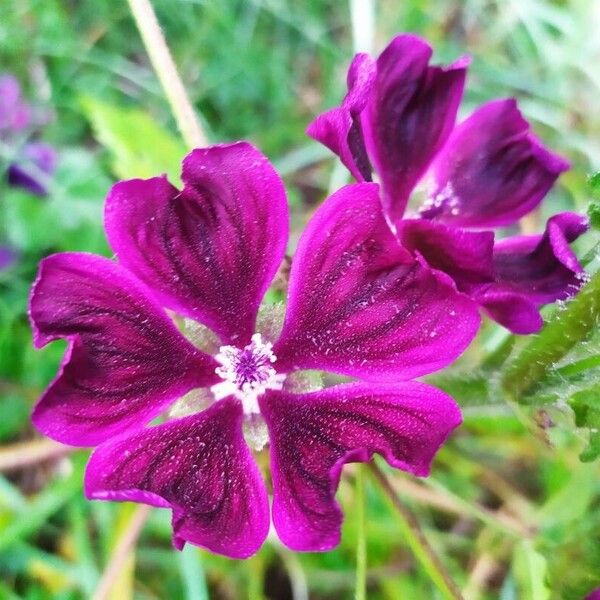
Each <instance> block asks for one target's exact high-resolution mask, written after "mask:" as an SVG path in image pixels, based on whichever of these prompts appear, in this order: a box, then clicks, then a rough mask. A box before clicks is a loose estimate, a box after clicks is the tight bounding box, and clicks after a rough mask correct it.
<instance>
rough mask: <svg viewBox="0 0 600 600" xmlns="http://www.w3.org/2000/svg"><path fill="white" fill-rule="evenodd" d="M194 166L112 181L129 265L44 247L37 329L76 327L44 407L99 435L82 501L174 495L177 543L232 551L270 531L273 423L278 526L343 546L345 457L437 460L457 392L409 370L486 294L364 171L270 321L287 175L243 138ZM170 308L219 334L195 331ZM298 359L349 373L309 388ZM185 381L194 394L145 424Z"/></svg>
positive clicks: (111, 207) (52, 421)
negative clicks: (429, 258)
mask: <svg viewBox="0 0 600 600" xmlns="http://www.w3.org/2000/svg"><path fill="white" fill-rule="evenodd" d="M182 181H183V184H184V185H183V190H181V191H180V190H178V189H177V188H175V187H173V186H172V185H171V184H170V183H169V182H168V181H167V179H166V177H164V176H163V177H155V178H153V179H147V180H142V179H134V180H131V181H123V182H120V183H117V184H116V185H115V186H114V187H113V188H112V190H111V192H110V194H109V196H108V198H107V201H106V207H105V226H106V232H107V237H108V240H109V242H110V245H111V246H112V249H113V250H114V252H115V254H116V256H117V259H118V261H117V262H115V261H113V260H109V259H107V258H103V257H100V256H94V255H91V254H83V253H63V254H56V255H53V256H50V257H48V258H46V259H44V260H43V261H42V263H41V266H40V271H39V275H38V278H37V280H36V282H35V284H34V287H33V290H32V294H31V303H30V316H31V322H32V327H33V330H34V342H35V345H36V346H37V347H41V346H43V345H45V344H46V343H48V342H49V341H51V340H54V339H56V338H65V339H66V340H68V342H69V344H68V349H67V351H66V353H65V356H64V359H63V362H62V365H61V367H60V370H59V373H58V375H57V377H56V379H55V380H54V381H53V382H52V383H51V384H50V386H49V387H48V389H47V390H46V392H45V393H44V394H43V396H42V397H41V399H40V400H39V402H38V404H37V405H36V406H35V409H34V412H33V421H34V423H35V425H36V426H37V427H38V428H39V429H40V430H41V431H42V432H44V433H45V434H47V435H48V436H50V437H52V438H54V439H56V440H59V441H61V442H64V443H67V444H72V445H76V446H95V445H98V448H97V449H96V450H95V452H94V453H93V455H92V457H91V459H90V462H89V464H88V467H87V470H86V475H85V493H86V495H87V496H88V497H89V498H93V499H101V500H131V501H135V502H142V503H146V504H150V505H153V506H158V507H169V508H171V509H172V511H173V530H174V544H175V546H176V547H177V548H182V547H183V545H184V543H185V542H191V543H193V544H197V545H200V546H204V547H206V548H208V549H210V550H211V551H213V552H218V553H222V554H225V555H228V556H231V557H247V556H250V555H251V554H253V553H254V552H256V550H257V549H258V548H259V547H260V546H261V544H262V543H263V541H264V539H265V537H266V536H267V532H268V530H269V526H270V514H269V504H268V492H267V487H266V485H265V483H264V482H263V480H262V478H261V474H260V472H259V469H258V467H257V465H256V463H255V462H254V459H253V456H252V453H251V450H250V448H249V446H248V445H247V443H246V442H245V437H244V432H246V438H247V439H248V440H249V442H250V443H251V444H252V446H254V449H255V450H258V449H260V447H261V446H262V445H263V444H264V442H265V440H264V439H263V440H260V439H259V438H260V436H259V435H254V434H253V432H254V433H256V431H258V430H260V428H261V427H264V428H265V430H266V431H267V432H268V443H269V453H270V465H271V471H270V472H271V480H272V497H273V501H272V520H273V523H274V527H275V529H276V531H277V533H278V535H279V537H280V539H281V540H282V541H283V543H284V544H286V545H287V546H289V547H290V548H293V549H296V550H327V549H329V548H332V547H334V546H335V545H336V544H337V543H338V541H339V536H340V524H341V521H342V514H341V511H340V508H339V506H338V505H337V503H336V502H335V491H336V489H337V486H338V482H339V478H340V474H341V470H342V466H343V465H344V464H345V463H347V462H357V461H358V462H360V461H368V460H369V459H370V458H371V456H372V455H373V453H375V452H377V453H380V454H382V455H383V456H384V458H385V459H386V460H387V461H388V462H389V463H390V464H391V465H392V466H394V467H397V468H400V469H404V470H406V471H408V472H411V473H414V474H415V475H427V474H428V472H429V468H430V463H431V460H432V458H433V456H434V454H435V453H436V451H437V449H438V448H439V446H440V445H441V444H442V443H443V442H444V440H445V439H446V438H447V436H448V435H449V434H450V432H451V431H452V430H453V429H454V428H455V427H456V426H457V425H458V424H459V423H460V421H461V416H460V411H459V409H458V407H457V405H456V404H455V402H454V401H453V400H452V399H451V398H450V397H449V396H448V395H447V394H445V393H444V392H441V391H440V390H437V389H435V388H433V387H431V386H429V385H427V384H424V383H420V382H414V381H409V380H410V379H412V378H414V377H417V376H420V375H424V374H426V373H430V372H431V371H434V370H436V369H439V368H441V367H444V366H445V365H447V364H448V363H450V362H451V361H452V360H453V359H455V358H456V357H457V356H458V355H459V354H460V353H461V352H462V351H463V350H464V349H465V347H466V346H467V345H468V344H469V342H470V341H471V339H472V338H473V336H474V335H475V333H476V331H477V328H478V325H479V315H478V310H477V307H476V305H475V304H474V303H473V302H472V301H471V300H470V299H469V298H468V297H466V296H465V295H463V294H461V293H458V292H457V291H456V289H455V286H454V285H453V284H452V282H451V280H450V279H449V277H448V276H447V275H445V274H443V273H439V272H434V271H432V270H431V269H429V268H427V267H425V266H423V265H421V264H420V263H419V262H418V261H415V260H414V258H413V257H412V256H411V254H410V253H409V252H407V251H406V250H405V249H403V248H402V247H401V246H400V245H399V244H398V243H397V240H396V239H395V238H394V237H393V235H392V234H391V232H390V230H389V228H388V226H387V224H386V222H385V218H384V215H383V213H382V211H381V209H380V204H379V191H378V186H377V185H376V184H373V183H357V184H354V185H349V186H346V187H344V188H342V189H340V190H339V191H338V192H337V193H335V194H333V195H332V196H331V197H330V198H329V199H327V200H326V201H325V203H324V204H323V205H322V206H321V207H320V208H319V209H318V210H317V211H316V213H315V215H314V216H313V218H312V219H311V221H310V223H309V224H308V226H307V227H306V229H305V231H304V233H303V234H302V236H301V239H300V241H299V244H298V248H297V251H296V253H295V256H294V259H293V264H292V268H291V273H290V279H289V292H288V299H287V308H286V313H285V318H284V320H283V324H282V326H281V328H280V331H278V332H277V331H274V330H273V328H272V327H262V328H261V326H260V323H259V322H258V321H257V314H258V313H259V305H260V304H261V300H262V298H263V296H264V294H265V291H266V290H267V288H268V287H269V285H270V283H271V281H272V279H273V277H274V275H275V274H276V271H277V270H278V267H279V265H280V263H281V262H282V259H283V257H284V253H285V249H286V245H287V241H288V208H287V202H286V197H285V191H284V187H283V184H282V182H281V180H280V178H279V176H278V175H277V174H276V172H275V171H274V169H273V168H272V167H271V165H270V164H269V162H268V161H267V159H266V158H265V157H264V156H263V155H262V154H260V152H258V151H257V150H256V149H255V148H253V147H252V146H251V145H249V144H247V143H243V142H240V143H235V144H231V145H221V146H213V147H210V148H207V149H198V150H194V151H193V152H192V153H191V154H189V155H188V156H187V157H186V159H185V160H184V163H183V172H182ZM165 309H168V310H169V311H170V312H169V313H167V312H166V311H165ZM170 314H177V315H180V316H181V317H183V318H185V320H186V323H190V322H191V323H194V322H198V323H200V324H201V325H198V327H200V329H199V330H194V329H193V328H192V330H191V331H200V332H207V331H208V329H207V328H210V329H211V330H212V332H214V337H213V338H210V336H208V335H206V336H204V338H203V335H204V334H202V335H200V336H199V337H197V340H198V339H201V338H203V339H204V342H203V343H201V344H200V345H201V346H202V347H199V346H198V345H195V344H193V343H192V342H191V341H190V340H189V339H187V338H186V337H184V335H183V334H182V333H181V331H180V328H178V326H177V325H176V323H175V322H174V321H172V320H171V319H170V318H169V316H168V315H170ZM259 321H260V319H259ZM257 323H258V324H257ZM203 328H204V329H203ZM211 339H212V341H210V340H211ZM303 370H323V371H330V372H332V373H337V374H340V375H343V376H347V377H349V378H352V381H351V382H348V383H342V384H339V385H334V386H332V387H327V388H324V389H315V387H312V388H309V387H308V386H307V385H306V384H303V383H302V377H301V376H300V375H299V373H300V372H302V371H303ZM190 394H191V396H190ZM194 394H196V395H194ZM184 396H185V398H187V399H188V400H189V399H190V397H191V398H192V400H191V401H187V400H185V399H184V401H183V403H184V405H185V407H186V408H185V410H184V411H182V410H179V409H178V410H175V411H172V412H171V413H170V415H169V417H168V419H170V420H167V421H166V422H161V423H160V424H155V425H153V426H152V427H149V428H144V426H145V425H146V424H148V423H149V422H150V421H152V420H154V419H156V418H157V417H159V416H161V415H163V417H164V416H165V415H166V414H167V413H166V410H167V408H168V407H169V406H171V405H173V403H175V402H176V401H177V400H178V399H180V398H182V397H184ZM186 402H187V404H186ZM179 404H180V403H179V402H178V403H176V404H175V405H174V406H175V407H178V406H179ZM174 416H176V417H178V418H173V417H174Z"/></svg>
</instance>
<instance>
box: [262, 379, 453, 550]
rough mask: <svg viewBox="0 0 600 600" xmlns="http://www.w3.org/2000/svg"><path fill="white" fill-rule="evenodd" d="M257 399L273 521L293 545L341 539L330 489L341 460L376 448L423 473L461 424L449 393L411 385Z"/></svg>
mask: <svg viewBox="0 0 600 600" xmlns="http://www.w3.org/2000/svg"><path fill="white" fill-rule="evenodd" d="M260 402H261V411H262V413H263V415H264V417H265V420H266V422H267V425H268V428H269V437H270V440H271V446H270V453H271V473H272V476H273V523H274V525H275V528H276V530H277V533H278V534H279V537H280V538H281V540H282V542H283V543H284V544H286V545H287V546H289V547H290V548H292V549H294V550H309V551H310V550H312V551H315V550H329V549H330V548H333V547H334V546H336V545H337V544H338V542H339V539H340V525H341V522H342V513H341V510H340V508H339V506H338V504H337V503H336V502H335V492H336V490H337V487H338V483H339V479H340V474H341V470H342V467H343V465H344V464H345V463H348V462H365V461H368V460H370V458H371V457H372V455H373V453H375V452H377V453H380V454H382V455H383V456H384V458H385V459H386V460H387V461H388V463H390V465H392V466H394V467H397V468H400V469H403V470H405V471H409V472H410V473H414V474H415V475H423V476H424V475H428V474H429V468H430V464H431V461H432V460H433V457H434V455H435V453H436V452H437V450H438V448H439V447H440V446H441V445H442V444H443V443H444V441H445V440H446V438H447V437H448V435H449V434H450V433H451V432H452V430H453V429H454V428H455V427H457V426H458V425H459V424H460V422H461V415H460V410H459V408H458V406H457V405H456V403H455V402H454V401H453V400H452V398H450V397H449V396H448V395H447V394H445V393H444V392H441V391H440V390H438V389H436V388H433V387H431V386H429V385H426V384H423V383H416V382H409V383H402V384H397V385H382V384H362V383H359V384H347V385H339V386H334V387H331V388H327V389H324V390H320V391H318V392H313V393H311V394H300V395H296V394H290V393H287V392H269V393H267V394H266V395H265V396H264V397H263V398H262V399H261V401H260Z"/></svg>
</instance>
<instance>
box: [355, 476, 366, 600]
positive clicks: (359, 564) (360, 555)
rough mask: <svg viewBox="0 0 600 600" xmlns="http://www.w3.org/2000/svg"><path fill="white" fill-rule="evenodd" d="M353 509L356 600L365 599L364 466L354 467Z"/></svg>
mask: <svg viewBox="0 0 600 600" xmlns="http://www.w3.org/2000/svg"><path fill="white" fill-rule="evenodd" d="M355 486H356V493H355V499H354V503H355V509H354V510H355V511H356V521H357V529H358V533H357V540H356V588H355V589H356V591H355V595H354V597H355V598H356V600H367V520H366V515H365V512H366V511H365V475H364V466H363V465H358V468H357V469H356V482H355Z"/></svg>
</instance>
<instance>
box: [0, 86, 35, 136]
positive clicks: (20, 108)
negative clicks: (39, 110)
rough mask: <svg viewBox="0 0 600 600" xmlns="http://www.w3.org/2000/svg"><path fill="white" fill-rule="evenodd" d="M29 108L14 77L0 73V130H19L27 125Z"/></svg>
mask: <svg viewBox="0 0 600 600" xmlns="http://www.w3.org/2000/svg"><path fill="white" fill-rule="evenodd" d="M30 122H31V108H30V106H29V104H27V103H26V102H24V101H23V98H22V96H21V85H20V84H19V82H18V80H17V79H16V77H13V76H12V75H8V74H4V75H0V131H3V130H6V131H11V132H12V131H19V130H21V129H25V128H26V127H28V126H29V124H30Z"/></svg>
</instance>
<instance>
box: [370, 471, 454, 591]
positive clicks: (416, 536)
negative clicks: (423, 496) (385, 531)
mask: <svg viewBox="0 0 600 600" xmlns="http://www.w3.org/2000/svg"><path fill="white" fill-rule="evenodd" d="M369 468H370V470H371V473H372V474H373V476H374V478H375V480H376V481H377V482H378V483H379V485H380V486H381V488H382V490H383V491H384V492H385V495H386V498H387V499H388V501H389V502H390V504H391V505H392V507H393V508H394V512H395V514H396V516H397V517H398V523H399V525H400V527H401V529H402V533H403V536H404V539H405V540H406V543H407V544H408V545H409V547H410V549H411V550H412V552H413V554H414V556H415V558H416V559H417V560H418V561H419V564H420V565H421V566H422V567H423V569H424V571H425V572H426V573H427V575H428V576H429V578H430V579H431V581H432V582H433V584H434V585H435V586H436V588H437V589H438V590H439V592H440V593H441V594H442V596H443V597H444V598H446V600H463V596H462V594H461V592H460V589H459V588H458V586H457V585H456V583H455V582H454V580H453V579H452V577H451V576H450V573H448V571H447V570H446V567H444V565H443V563H442V561H441V560H440V558H439V556H438V555H437V554H436V552H435V550H434V549H433V548H432V547H431V545H430V544H429V542H428V541H427V538H426V537H425V534H424V533H423V530H422V529H421V526H420V525H419V522H418V521H417V518H416V517H415V515H414V514H413V513H412V512H411V511H410V510H409V509H408V508H407V507H406V506H405V505H404V504H403V503H402V502H401V500H400V498H398V496H397V495H396V493H395V491H394V489H393V488H392V486H391V485H390V482H389V481H388V479H387V477H386V476H385V474H384V473H383V471H382V470H381V469H380V468H379V467H378V466H377V465H376V464H375V463H374V462H371V463H369Z"/></svg>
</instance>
